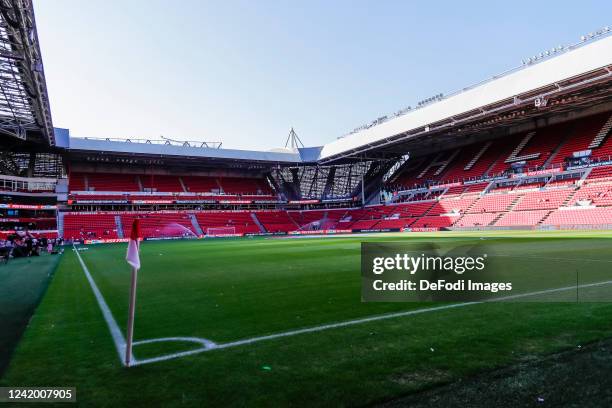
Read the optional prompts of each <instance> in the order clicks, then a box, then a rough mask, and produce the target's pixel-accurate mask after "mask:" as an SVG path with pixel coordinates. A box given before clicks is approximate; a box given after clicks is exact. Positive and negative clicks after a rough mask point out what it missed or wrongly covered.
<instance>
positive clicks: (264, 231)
mask: <svg viewBox="0 0 612 408" xmlns="http://www.w3.org/2000/svg"><path fill="white" fill-rule="evenodd" d="M251 218H252V219H253V222H254V223H255V224H256V225H257V226H258V227H259V231H260V232H263V233H264V234H265V233H266V232H268V230H267V229H266V227H264V225H263V224H262V223H261V221H259V218H257V215H256V214H255V213H254V212H252V213H251Z"/></svg>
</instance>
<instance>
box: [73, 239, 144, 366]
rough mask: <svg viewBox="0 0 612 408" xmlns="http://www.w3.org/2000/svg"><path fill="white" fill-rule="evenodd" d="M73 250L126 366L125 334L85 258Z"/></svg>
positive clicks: (134, 360) (120, 357) (134, 359)
mask: <svg viewBox="0 0 612 408" xmlns="http://www.w3.org/2000/svg"><path fill="white" fill-rule="evenodd" d="M72 248H73V249H74V252H75V253H76V255H77V258H79V262H80V263H81V267H82V268H83V272H84V273H85V277H86V278H87V280H88V281H89V286H91V290H92V291H93V293H94V296H95V297H96V300H97V301H98V306H100V310H101V311H102V315H103V316H104V320H106V324H107V325H108V329H109V330H110V333H111V336H112V337H113V342H114V343H115V348H116V349H117V354H119V361H121V364H123V365H125V361H124V358H125V348H126V343H125V338H124V337H123V333H121V330H120V329H119V326H118V325H117V322H116V321H115V318H114V317H113V314H112V313H111V311H110V309H109V307H108V305H107V304H106V301H105V300H104V297H103V296H102V292H100V289H98V286H97V285H96V282H94V280H93V278H92V277H91V274H90V273H89V269H87V265H85V262H83V258H81V254H79V251H78V250H77V249H76V247H75V246H74V245H73V246H72ZM134 362H136V358H135V357H133V356H132V363H134Z"/></svg>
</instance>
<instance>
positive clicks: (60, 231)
mask: <svg viewBox="0 0 612 408" xmlns="http://www.w3.org/2000/svg"><path fill="white" fill-rule="evenodd" d="M57 232H58V234H59V236H61V237H63V236H64V212H62V211H58V212H57Z"/></svg>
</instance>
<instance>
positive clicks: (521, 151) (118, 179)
mask: <svg viewBox="0 0 612 408" xmlns="http://www.w3.org/2000/svg"><path fill="white" fill-rule="evenodd" d="M10 4H11V7H2V8H0V18H1V19H2V20H3V21H2V24H1V27H3V28H2V29H0V38H1V39H0V41H2V42H3V45H4V49H6V50H8V51H7V52H6V53H5V54H3V55H2V56H0V61H2V66H3V68H4V70H6V72H11V75H7V76H2V77H0V85H1V86H2V88H3V89H4V90H6V92H4V93H2V94H1V95H0V132H1V133H2V136H1V137H0V143H2V154H1V156H0V188H1V189H2V191H0V195H1V196H2V199H1V201H0V235H2V236H7V235H10V234H12V233H14V232H15V231H19V230H26V229H27V230H29V231H31V232H32V233H34V234H42V235H46V236H57V235H59V236H62V237H64V238H65V239H69V240H81V241H100V242H105V241H110V242H113V241H117V240H123V239H125V237H127V236H129V232H130V231H129V229H130V226H131V225H132V222H131V221H132V220H133V219H134V218H135V217H138V218H141V219H142V222H141V223H142V228H143V232H144V235H145V237H146V238H150V239H158V238H176V237H206V236H228V235H229V236H242V235H267V234H324V233H339V232H342V233H352V232H362V231H370V232H371V231H400V230H401V231H415V232H416V231H423V230H440V229H514V228H516V229H566V228H572V229H573V228H577V229H578V228H581V229H582V228H584V229H594V228H612V138H611V137H610V133H611V129H612V87H611V85H612V35H610V30H609V29H607V28H606V29H603V30H600V31H598V32H597V33H594V34H592V35H589V36H587V37H585V38H583V39H581V40H580V41H579V42H578V43H576V44H573V45H570V46H562V47H561V46H560V47H555V48H553V49H551V50H548V51H545V52H543V53H542V54H540V55H538V56H534V57H532V58H529V59H527V60H525V61H524V62H523V65H522V66H520V67H518V68H516V69H513V70H510V71H508V72H505V73H503V74H500V75H498V76H495V77H493V78H491V79H488V80H487V81H484V82H482V83H479V84H476V85H473V86H469V87H466V88H464V89H462V90H460V91H458V92H455V93H453V94H450V95H447V96H444V95H441V94H438V95H436V96H434V97H432V98H428V99H427V100H424V101H422V102H420V103H419V104H418V106H417V107H415V108H406V109H402V110H400V111H398V112H396V113H394V114H392V115H388V116H383V117H380V118H378V119H376V120H375V121H372V122H370V123H368V124H367V125H364V126H361V127H360V128H358V129H356V130H355V131H353V132H351V133H350V134H348V135H345V136H343V137H340V138H338V139H337V140H335V141H332V142H330V143H328V144H326V145H324V146H318V147H297V146H293V147H292V148H285V149H278V150H275V151H266V152H264V151H247V150H235V149H224V148H222V147H221V145H220V143H206V142H199V143H197V142H191V141H190V142H179V141H174V140H169V139H164V140H159V141H156V140H134V139H132V140H117V139H113V138H108V139H92V138H78V137H73V136H72V135H71V134H70V131H69V130H68V129H59V128H53V125H52V118H51V114H50V109H49V102H48V100H49V98H48V95H47V91H46V84H45V78H44V70H43V64H42V59H41V56H40V49H39V46H38V38H37V34H36V24H35V20H34V13H33V10H32V5H31V3H30V2H29V1H27V0H13V1H12V2H10Z"/></svg>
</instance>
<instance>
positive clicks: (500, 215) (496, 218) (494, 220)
mask: <svg viewBox="0 0 612 408" xmlns="http://www.w3.org/2000/svg"><path fill="white" fill-rule="evenodd" d="M506 214H508V211H503V212H500V213H499V214H497V215H496V216H495V218H493V221H491V222H490V223H489V225H488V226H489V227H490V226H493V225H495V223H496V222H497V221H499V220H501V218H502V217H503V216H504V215H506Z"/></svg>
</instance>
